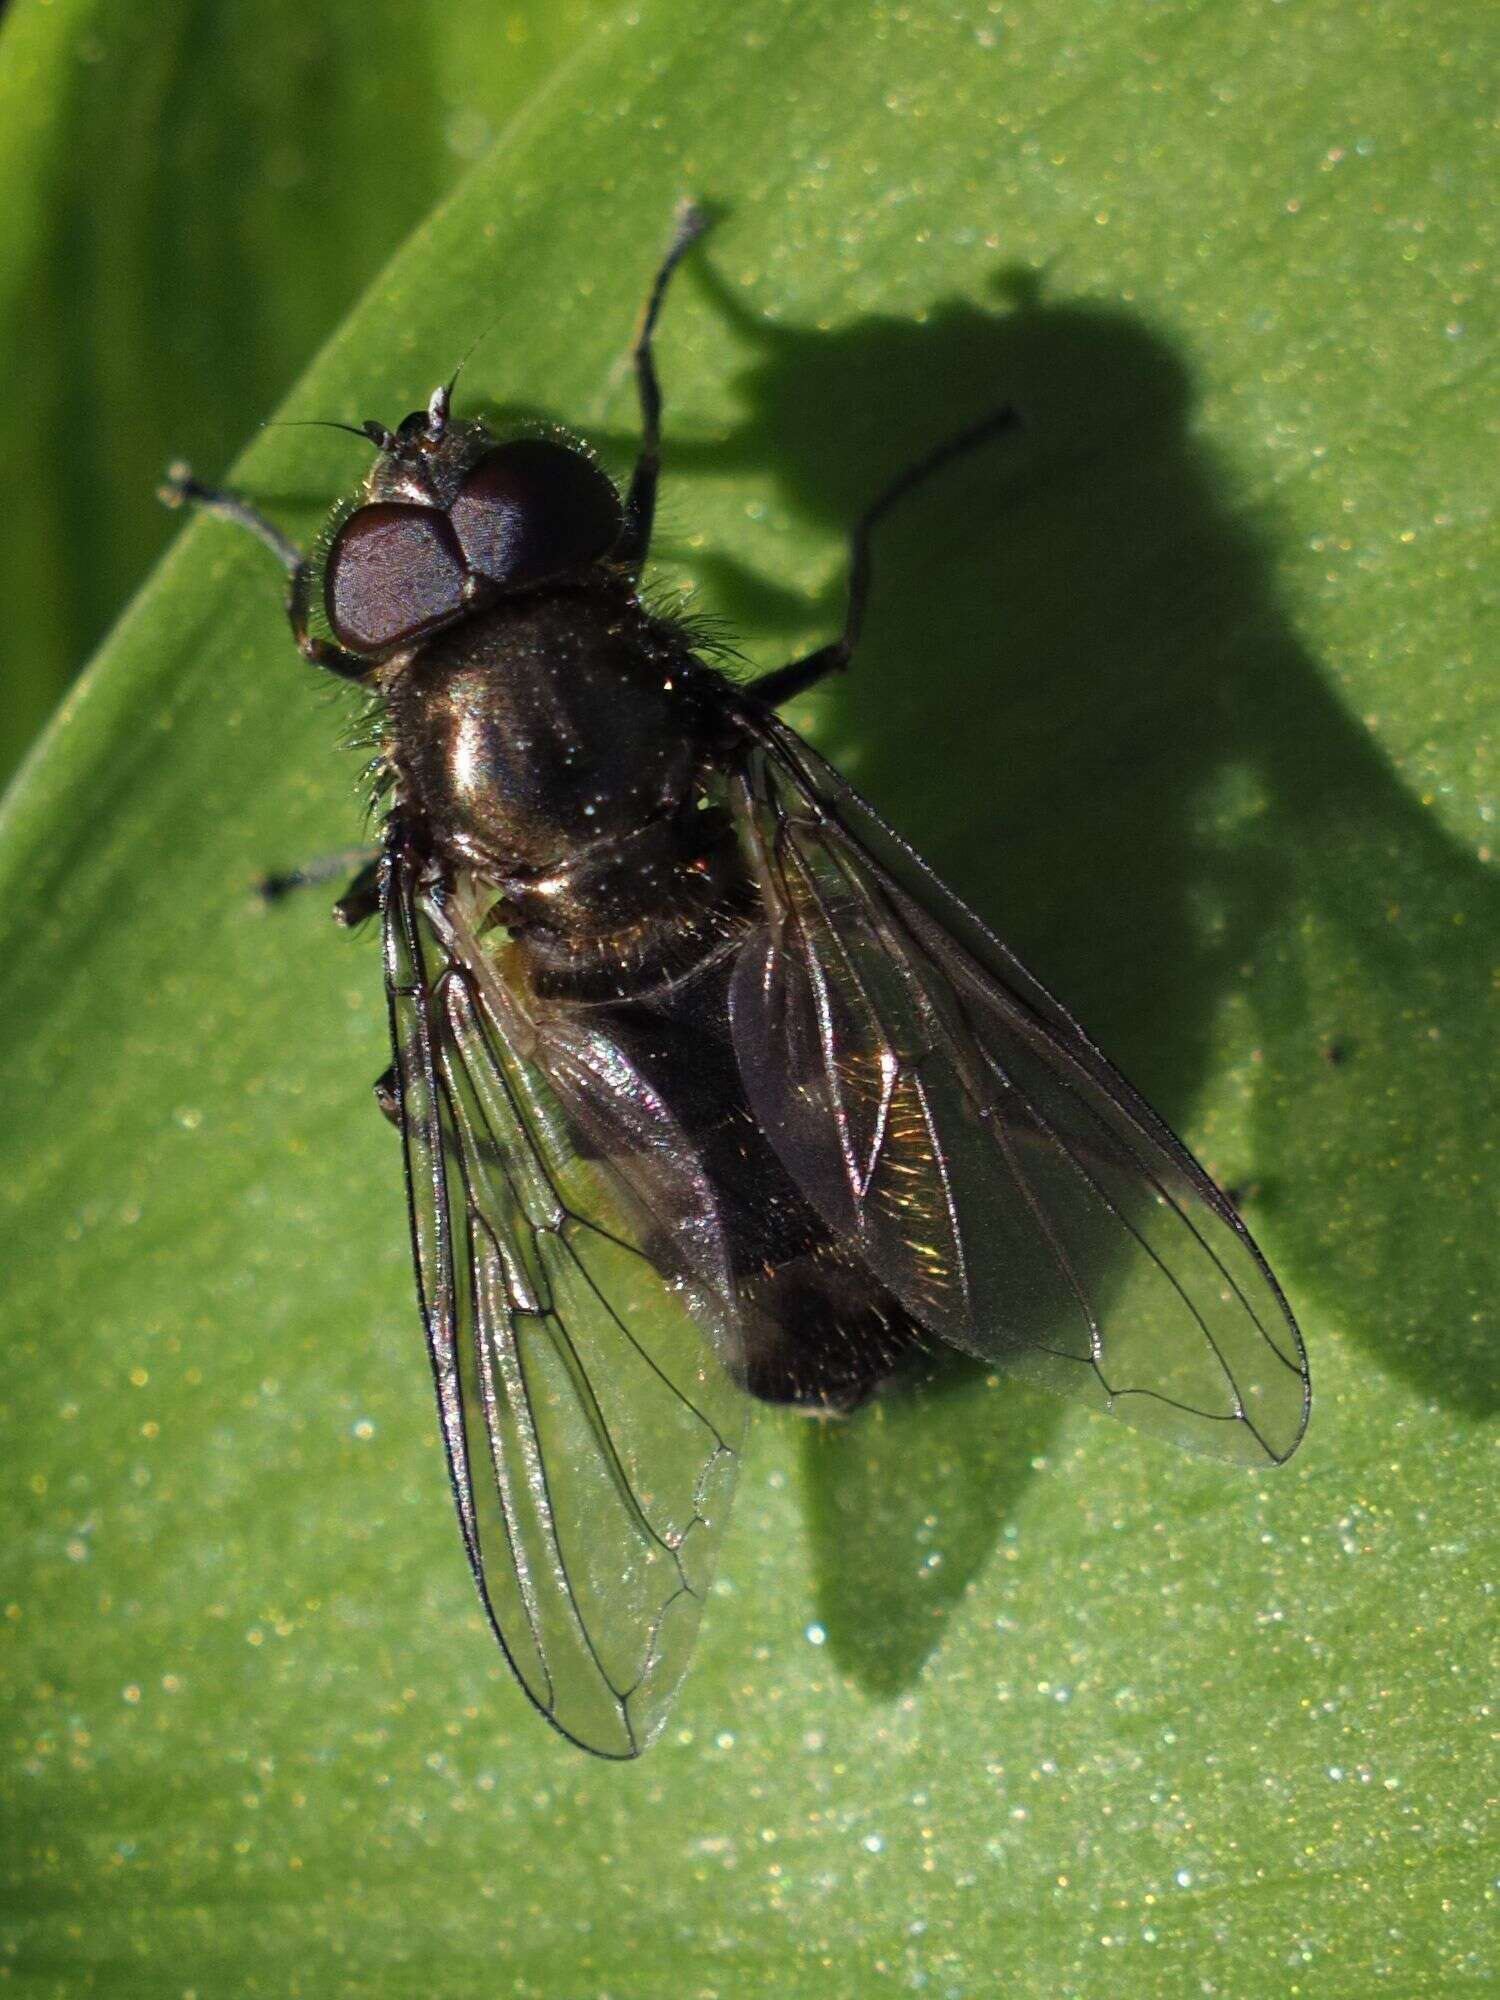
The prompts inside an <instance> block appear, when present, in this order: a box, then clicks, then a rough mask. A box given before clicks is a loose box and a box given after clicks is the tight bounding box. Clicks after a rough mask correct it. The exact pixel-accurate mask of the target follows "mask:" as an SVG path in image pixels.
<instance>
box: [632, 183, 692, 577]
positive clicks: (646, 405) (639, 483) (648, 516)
mask: <svg viewBox="0 0 1500 2000" xmlns="http://www.w3.org/2000/svg"><path fill="white" fill-rule="evenodd" d="M707 227H708V217H707V216H706V215H705V214H704V212H703V210H702V209H701V208H699V207H698V205H697V203H696V202H691V201H685V202H683V204H682V205H681V207H680V208H679V209H678V211H677V222H676V227H675V229H674V230H673V233H672V241H671V242H670V243H669V244H668V245H667V254H666V256H665V257H663V258H662V260H661V266H660V268H659V269H658V271H657V273H656V277H655V278H654V280H653V281H652V285H651V290H650V291H649V292H648V293H647V295H646V303H645V306H644V307H643V308H642V311H641V321H640V325H639V327H638V328H637V330H636V336H635V346H634V348H633V350H632V354H631V358H632V360H633V361H634V363H635V386H636V392H637V394H638V395H639V397H640V403H641V449H640V455H639V456H638V458H637V459H636V462H635V471H634V473H633V474H632V476H631V481H630V491H629V493H628V494H627V495H626V496H625V525H624V527H623V528H622V530H621V532H620V539H619V542H618V544H617V545H616V548H615V559H616V561H618V562H621V563H623V564H624V565H625V567H626V568H627V569H628V570H629V571H630V573H631V575H632V576H636V575H639V573H640V570H641V566H642V565H643V564H644V562H645V560H646V552H647V550H648V549H649V548H650V546H651V523H652V520H653V519H654V517H655V514H656V482H657V479H658V477H659V476H660V473H661V386H660V384H659V383H658V382H657V379H656V362H655V360H654V358H653V356H652V352H651V343H652V340H653V339H654V337H655V334H656V322H657V320H658V319H659V318H660V316H661V308H662V301H663V299H664V298H665V297H666V295H667V286H668V284H669V283H670V281H671V277H672V273H673V272H674V271H675V270H676V269H677V266H678V265H679V264H680V263H681V262H682V260H683V258H684V257H685V256H686V255H687V253H688V251H689V250H690V249H691V248H692V246H693V245H694V244H695V243H696V242H697V240H698V238H699V237H700V236H701V235H702V234H703V232H704V230H705V229H707Z"/></svg>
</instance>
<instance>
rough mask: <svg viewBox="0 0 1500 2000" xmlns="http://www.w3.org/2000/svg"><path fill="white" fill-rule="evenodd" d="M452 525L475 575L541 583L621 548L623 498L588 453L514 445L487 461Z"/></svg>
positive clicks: (462, 493)
mask: <svg viewBox="0 0 1500 2000" xmlns="http://www.w3.org/2000/svg"><path fill="white" fill-rule="evenodd" d="M449 518H450V520H451V521H452V522H453V526H454V530H455V532H456V533H457V535H458V539H459V541H460V543H461V544H462V546H463V552H464V555H465V557H466V558H467V560H468V564H469V567H470V569H472V570H474V571H476V572H477V574H479V575H480V576H484V577H488V578H489V580H490V581H491V582H492V583H500V584H510V585H517V584H528V583H538V582H540V581H541V580H542V579H543V578H544V577H549V576H558V575H560V574H561V573H562V572H563V571H564V570H570V569H581V568H583V567H584V566H585V565H586V564H588V563H591V562H596V561H597V560H598V559H599V557H600V556H602V555H605V554H606V553H607V552H608V551H609V550H610V549H611V548H613V547H614V545H615V543H616V542H617V541H618V540H619V538H620V519H621V517H620V496H619V494H618V493H616V491H615V489H614V487H613V485H612V484H611V483H610V481H609V480H608V479H606V478H605V476H604V474H603V473H602V472H601V471H600V470H599V468H598V466H597V465H595V464H594V462H593V460H592V459H590V458H588V457H586V456H585V455H584V453H582V452H581V451H573V450H570V449H569V447H568V446H567V445H564V444H555V443H554V442H553V441H552V440H551V439H550V438H514V439H512V440H511V442H510V443H509V444H502V445H500V446H498V447H497V448H496V449H495V450H494V451H492V452H488V453H487V454H486V455H485V456H484V457H483V458H482V459H480V461H479V463H478V464H477V465H476V466H475V467H474V470H473V471H472V472H471V473H470V474H469V476H468V478H467V479H466V480H465V481H464V483H463V485H462V486H461V487H460V488H459V493H458V498H457V499H456V500H455V501H454V503H453V505H452V507H451V508H450V509H449Z"/></svg>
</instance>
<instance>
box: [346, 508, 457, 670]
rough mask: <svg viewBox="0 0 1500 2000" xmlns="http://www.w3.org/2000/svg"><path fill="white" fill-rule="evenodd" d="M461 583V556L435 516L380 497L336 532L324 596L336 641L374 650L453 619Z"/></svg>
mask: <svg viewBox="0 0 1500 2000" xmlns="http://www.w3.org/2000/svg"><path fill="white" fill-rule="evenodd" d="M463 582H464V559H463V556H462V555H461V553H460V552H459V547H458V543H457V542H456V541H455V539H454V536H453V530H452V529H451V528H450V527H449V526H448V523H447V522H446V521H445V520H444V519H443V517H442V515H441V514H435V513H434V512H433V511H432V509H431V508H430V507H402V506H398V505H397V504H396V503H395V502H394V501H379V502H376V503H375V504H374V505H372V506H369V507H360V508H358V509H357V510H356V511H355V512H354V513H353V514H351V515H350V516H349V518H348V520H347V521H346V522H345V523H344V525H343V527H342V528H340V529H339V531H338V534H337V536H336V537H335V539H334V544H333V547H332V549H331V550H330V551H329V555H328V566H327V569H326V570H325V571H324V576H323V601H324V605H325V606H326V608H327V612H328V622H329V624H330V625H331V626H332V627H333V630H334V636H335V637H336V638H337V639H338V642H339V644H340V645H341V646H347V647H348V648H349V650H350V651H351V652H354V653H378V652H381V651H383V650H384V649H385V648H386V647H387V646H401V645H405V644H406V643H407V642H408V641H409V640H412V639H416V638H420V636H421V635H422V633H424V632H431V631H432V630H433V629H434V628H435V627H436V626H439V625H446V624H447V623H449V621H450V620H452V619H453V618H456V617H457V616H458V614H459V613H460V612H461V611H462V610H463V608H464V599H463Z"/></svg>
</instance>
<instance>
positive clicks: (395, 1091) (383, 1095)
mask: <svg viewBox="0 0 1500 2000" xmlns="http://www.w3.org/2000/svg"><path fill="white" fill-rule="evenodd" d="M375 1102H376V1104H377V1105H378V1106H379V1108H380V1115H381V1117H382V1118H389V1119H390V1121H391V1123H392V1124H393V1125H394V1126H395V1128H396V1130H397V1131H398V1132H399V1131H400V1130H401V1085H400V1083H399V1082H398V1081H397V1078H396V1065H395V1064H394V1063H392V1064H391V1066H390V1068H389V1069H386V1070H382V1071H381V1073H380V1075H379V1076H377V1077H376V1079H375Z"/></svg>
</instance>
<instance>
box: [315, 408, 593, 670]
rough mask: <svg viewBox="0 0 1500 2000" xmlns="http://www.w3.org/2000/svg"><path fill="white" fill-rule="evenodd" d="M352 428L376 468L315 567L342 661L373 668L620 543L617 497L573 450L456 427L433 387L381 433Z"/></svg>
mask: <svg viewBox="0 0 1500 2000" xmlns="http://www.w3.org/2000/svg"><path fill="white" fill-rule="evenodd" d="M363 429H364V433H365V435H366V436H367V437H368V438H369V440H370V442H371V443H372V444H373V445H374V446H375V449H376V458H375V463H374V464H373V465H372V466H371V468H370V471H369V473H368V474H367V476H366V478H365V483H364V489H363V493H362V496H361V499H360V501H359V503H358V504H357V505H356V507H355V508H354V510H353V512H352V513H350V514H349V515H348V516H347V518H345V519H344V520H343V521H342V523H341V524H340V526H339V527H338V530H337V532H336V533H335V535H334V537H333V540H332V542H331V543H330V545H329V548H328V554H327V558H326V561H325V563H324V568H323V603H324V609H325V610H326V612H327V615H328V623H329V625H330V627H331V628H332V631H333V634H334V637H335V638H336V639H337V640H338V642H339V644H340V645H341V646H343V647H345V648H346V649H347V650H348V651H349V652H351V653H357V654H360V655H361V656H363V657H365V658H368V659H373V660H379V659H383V658H385V657H387V656H388V655H390V654H392V653H394V652H397V651H399V650H400V649H401V648H403V647H406V646H410V645H413V644H414V643H415V642H417V641H418V640H420V639H424V638H426V637H427V636H428V635H429V634H430V633H433V632H437V631H440V630H441V629H442V628H443V627H444V626H448V625H454V624H456V623H457V622H458V621H459V620H460V619H461V618H463V617H465V616H466V615H467V614H468V613H469V612H471V611H474V610H479V609H482V608H483V607H485V606H486V605H488V604H491V603H493V602H494V601H495V600H496V599H497V598H499V597H502V596H505V595H507V594H509V593H512V592H517V591H524V590H531V589H534V588H535V587H536V586H537V585H539V584H548V583H554V582H557V581H560V580H562V579H564V578H566V577H568V576H570V575H574V574H576V573H579V572H581V571H583V570H586V569H589V568H591V567H592V566H593V565H594V564H595V563H598V562H601V561H603V560H604V559H605V558H606V557H607V556H608V555H609V553H610V551H611V549H613V548H614V546H615V544H616V542H618V540H619V538H620V530H621V526H622V522H623V510H622V508H621V504H620V496H619V494H618V493H617V492H616V490H615V487H614V485H613V483H612V482H611V481H610V480H609V479H608V478H607V477H606V476H605V474H604V473H603V472H602V471H600V469H599V467H598V466H597V465H596V464H595V463H594V460H593V459H592V458H591V457H590V456H589V454H588V453H587V452H586V451H585V450H584V449H583V448H582V447H581V446H580V445H575V444H569V443H566V442H564V441H562V440H561V439H557V438H550V437H517V438H510V439H501V438H497V437H496V436H495V435H494V433H493V432H492V431H491V430H489V428H488V427H487V426H486V425H485V424H483V423H480V422H478V421H469V422H465V423H455V422H454V421H453V420H452V417H451V415H450V412H449V407H448V389H447V387H446V385H444V386H440V387H439V388H437V389H435V390H434V391H433V393H432V397H431V400H430V401H429V402H428V405H427V408H426V409H425V410H415V411H413V412H412V414H411V415H410V416H409V417H405V418H403V420H402V422H401V423H400V425H399V426H398V427H397V428H396V429H395V430H394V431H392V430H387V429H386V427H385V425H384V424H380V423H375V422H373V421H372V422H370V423H367V424H365V425H364V426H363Z"/></svg>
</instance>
